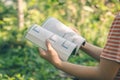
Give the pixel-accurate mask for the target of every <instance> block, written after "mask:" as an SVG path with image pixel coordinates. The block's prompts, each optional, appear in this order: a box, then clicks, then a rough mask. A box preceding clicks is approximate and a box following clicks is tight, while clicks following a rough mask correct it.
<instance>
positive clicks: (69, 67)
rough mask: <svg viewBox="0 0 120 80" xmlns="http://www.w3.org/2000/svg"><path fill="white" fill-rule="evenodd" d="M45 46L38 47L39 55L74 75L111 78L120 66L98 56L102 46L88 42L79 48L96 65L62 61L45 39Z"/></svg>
mask: <svg viewBox="0 0 120 80" xmlns="http://www.w3.org/2000/svg"><path fill="white" fill-rule="evenodd" d="M46 46H47V50H42V49H40V48H39V51H40V52H39V53H40V56H41V57H42V58H44V59H45V60H47V61H49V62H50V63H51V64H52V65H54V66H55V67H56V68H58V69H60V70H62V71H64V72H66V73H69V74H71V75H73V76H76V77H80V78H87V79H96V80H113V79H114V77H115V76H116V74H117V72H118V70H119V68H120V64H119V63H117V62H115V61H111V60H108V59H104V58H100V54H101V53H102V48H99V47H96V46H94V45H92V44H90V43H86V44H85V46H82V47H81V49H82V50H83V51H85V52H86V53H87V54H89V55H91V56H92V57H94V58H95V59H96V60H98V61H99V65H98V66H83V65H80V64H73V63H70V62H64V61H62V60H61V59H60V58H59V56H58V54H57V52H56V51H55V50H54V48H53V47H52V45H51V44H50V42H49V41H46Z"/></svg>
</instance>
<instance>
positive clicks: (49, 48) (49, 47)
mask: <svg viewBox="0 0 120 80" xmlns="http://www.w3.org/2000/svg"><path fill="white" fill-rule="evenodd" d="M46 46H47V50H52V49H53V48H52V45H51V44H50V42H49V40H46Z"/></svg>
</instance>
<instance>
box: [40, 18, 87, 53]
mask: <svg viewBox="0 0 120 80" xmlns="http://www.w3.org/2000/svg"><path fill="white" fill-rule="evenodd" d="M42 27H44V28H45V29H47V30H49V31H51V32H53V33H55V34H58V35H59V36H61V37H63V38H65V39H67V40H69V41H71V42H73V43H75V44H76V45H77V50H76V52H77V51H78V50H79V48H80V46H81V45H82V44H83V42H85V39H84V38H82V37H81V36H79V35H78V34H77V33H75V32H74V31H73V30H72V29H70V28H69V27H67V26H66V25H64V24H63V23H62V22H60V21H59V20H57V19H55V18H52V17H51V18H48V19H47V20H46V21H45V22H44V23H43V24H42Z"/></svg>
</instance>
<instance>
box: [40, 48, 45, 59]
mask: <svg viewBox="0 0 120 80" xmlns="http://www.w3.org/2000/svg"><path fill="white" fill-rule="evenodd" d="M39 52H40V56H41V57H44V56H45V55H46V52H45V51H44V50H43V49H41V48H39Z"/></svg>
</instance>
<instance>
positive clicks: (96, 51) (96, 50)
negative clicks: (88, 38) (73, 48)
mask: <svg viewBox="0 0 120 80" xmlns="http://www.w3.org/2000/svg"><path fill="white" fill-rule="evenodd" d="M80 49H81V50H83V51H84V52H86V53H87V54H88V55H90V56H92V57H93V58H95V59H96V60H98V61H100V54H101V52H102V50H103V49H102V48H100V47H97V46H94V45H92V44H90V43H88V42H86V44H85V45H84V46H82V47H81V48H80Z"/></svg>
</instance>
